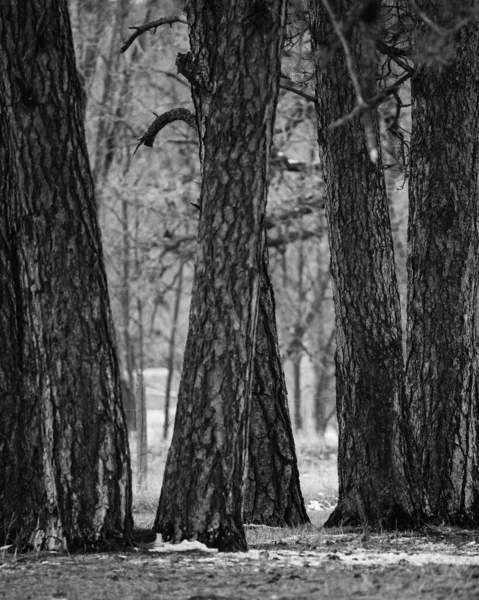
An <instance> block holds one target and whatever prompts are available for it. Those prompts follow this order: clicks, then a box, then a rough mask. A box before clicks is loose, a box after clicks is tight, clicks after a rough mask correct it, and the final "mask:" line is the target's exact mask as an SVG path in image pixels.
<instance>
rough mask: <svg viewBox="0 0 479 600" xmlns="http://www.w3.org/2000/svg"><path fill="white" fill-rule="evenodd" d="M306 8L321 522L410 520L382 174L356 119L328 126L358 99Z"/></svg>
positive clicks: (391, 524)
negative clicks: (326, 294) (321, 253)
mask: <svg viewBox="0 0 479 600" xmlns="http://www.w3.org/2000/svg"><path fill="white" fill-rule="evenodd" d="M347 4H348V3H347V2H344V1H343V2H339V3H336V7H337V8H336V10H337V11H342V12H337V15H336V16H337V18H338V19H340V18H341V17H343V16H344V15H345V14H346V10H347V8H348V6H347ZM311 14H312V16H313V30H312V31H313V42H314V51H315V57H316V65H315V67H316V68H315V70H316V82H317V100H318V102H317V114H318V140H319V149H320V156H321V161H322V165H323V169H324V180H325V194H326V215H327V220H328V230H329V241H330V248H331V275H332V280H333V296H334V307H335V324H336V357H335V362H336V397H337V409H338V426H339V451H338V470H339V500H338V506H337V508H336V510H335V511H334V512H333V514H332V515H331V517H330V519H329V520H328V522H327V523H326V525H327V526H328V525H329V526H334V525H339V524H347V523H349V524H357V523H364V524H367V525H369V526H373V527H383V528H402V527H409V526H411V525H412V524H414V523H415V522H416V514H415V506H414V503H413V498H412V485H411V482H410V479H409V477H410V475H409V473H408V470H407V464H408V460H407V452H406V444H405V439H404V437H403V435H402V430H401V425H402V424H403V419H402V416H403V409H404V406H403V403H404V394H403V392H404V383H403V358H402V349H401V319H400V305H399V294H398V289H397V283H396V274H395V268H394V253H393V245H392V238H391V227H390V221H389V214H388V204H387V197H386V191H385V185H384V178H383V173H382V170H381V168H380V166H378V165H375V164H373V163H372V162H371V160H370V158H369V156H368V146H369V151H371V149H372V147H373V144H372V141H371V140H370V139H369V140H366V137H367V136H366V134H365V127H364V125H363V122H362V120H360V119H357V118H356V119H354V120H351V119H350V120H348V121H347V122H346V123H344V124H343V125H342V126H341V127H337V128H335V129H331V128H330V125H331V123H333V122H334V121H336V120H337V119H339V118H341V117H343V116H344V115H346V114H348V113H349V112H350V111H352V109H353V108H354V106H355V103H356V96H355V93H354V90H353V86H352V84H351V80H350V76H349V74H348V72H347V68H346V62H345V59H344V54H343V51H342V50H337V51H336V52H335V53H334V55H333V57H332V59H331V60H330V61H329V62H327V64H326V65H324V61H323V60H322V59H323V58H324V56H325V54H326V48H325V47H324V46H323V45H322V42H324V40H328V39H332V38H333V31H332V25H331V19H330V17H329V16H328V14H327V13H326V11H325V9H324V7H323V3H322V2H321V0H317V1H313V2H312V3H311ZM360 29H361V30H362V31H364V28H362V27H361V28H360V27H357V26H356V25H352V26H351V33H350V34H348V43H349V45H350V48H351V53H352V57H353V60H354V64H355V68H356V69H358V65H359V63H360V62H361V50H362V45H361V39H360V35H359V30H360ZM323 67H324V68H323ZM367 75H368V77H370V73H369V72H368V73H367ZM369 92H370V93H371V92H372V90H369ZM368 137H370V136H368ZM376 145H377V144H376ZM379 164H380V157H379Z"/></svg>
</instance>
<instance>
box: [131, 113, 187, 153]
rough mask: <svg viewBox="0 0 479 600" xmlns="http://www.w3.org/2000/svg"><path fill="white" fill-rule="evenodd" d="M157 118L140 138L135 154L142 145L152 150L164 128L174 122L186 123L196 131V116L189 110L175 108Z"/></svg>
mask: <svg viewBox="0 0 479 600" xmlns="http://www.w3.org/2000/svg"><path fill="white" fill-rule="evenodd" d="M155 116H156V119H155V120H154V121H153V123H152V124H151V125H150V126H149V127H148V129H147V130H146V131H145V133H144V134H143V135H142V136H141V137H139V138H138V140H139V142H138V144H137V146H136V148H135V152H136V151H137V150H138V148H139V147H140V146H141V145H142V144H144V145H145V146H148V147H149V148H151V147H152V146H153V142H154V141H155V138H156V136H157V135H158V133H159V132H160V131H161V130H162V129H163V128H164V127H166V125H169V124H170V123H173V121H184V122H185V123H186V124H187V125H189V126H190V127H192V128H193V129H194V130H195V131H196V118H195V115H194V114H193V113H192V112H191V110H188V109H187V108H173V109H172V110H169V111H168V112H166V113H163V114H162V115H155ZM135 152H133V154H135Z"/></svg>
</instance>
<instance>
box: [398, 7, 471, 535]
mask: <svg viewBox="0 0 479 600" xmlns="http://www.w3.org/2000/svg"><path fill="white" fill-rule="evenodd" d="M460 4H461V6H463V7H466V6H469V5H470V3H469V2H462V3H460ZM421 7H422V8H423V9H424V10H425V11H426V12H427V14H428V15H429V17H430V18H431V19H432V20H433V21H435V22H437V23H439V24H441V23H442V14H441V11H442V10H443V8H440V5H436V4H435V3H432V2H422V3H421ZM418 27H419V28H420V29H419V32H418V35H421V32H422V29H423V28H424V27H425V26H423V25H421V24H420V23H419V24H418ZM478 48H479V26H478V23H477V20H476V21H474V22H473V23H471V24H470V25H469V26H467V27H464V28H463V29H461V30H460V31H459V32H458V33H457V34H456V36H455V39H454V47H453V49H454V56H452V55H451V56H450V57H449V60H448V61H447V63H446V64H440V65H439V64H432V65H431V64H428V65H425V66H423V67H422V69H421V70H420V71H419V72H418V74H417V76H416V77H414V78H413V79H412V86H411V93H412V103H413V106H412V128H413V131H412V142H411V157H410V183H409V190H410V191H409V194H410V196H409V202H410V214H409V229H408V238H409V239H408V242H409V247H408V311H407V317H408V321H407V377H406V390H407V394H408V399H409V402H410V407H411V413H412V418H413V423H414V434H415V435H414V437H415V451H416V455H417V460H418V464H419V466H420V476H421V477H420V481H421V482H422V484H423V493H424V499H423V500H424V503H425V510H427V511H428V513H429V515H430V517H432V518H434V517H435V518H437V519H439V520H441V521H443V520H446V521H452V522H456V521H459V522H461V523H472V524H474V525H477V523H478V517H479V513H478V508H479V507H478V505H477V486H478V473H477V455H478V448H477V389H476V375H475V361H476V353H475V326H476V325H475V323H476V315H475V310H476V298H477V277H478V233H477V197H478V188H477V182H478V171H479V163H478V161H479V137H478V136H479V110H478V107H479V69H478V58H477V52H478Z"/></svg>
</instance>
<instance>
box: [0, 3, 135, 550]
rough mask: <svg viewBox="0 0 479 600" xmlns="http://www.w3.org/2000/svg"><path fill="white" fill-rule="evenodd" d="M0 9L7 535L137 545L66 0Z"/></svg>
mask: <svg viewBox="0 0 479 600" xmlns="http://www.w3.org/2000/svg"><path fill="white" fill-rule="evenodd" d="M1 13H2V14H1V19H0V339H1V340H2V344H3V347H2V352H1V353H0V540H1V541H2V543H5V544H8V543H13V544H16V545H17V547H19V548H21V549H32V548H33V549H35V550H42V549H48V550H53V549H55V550H58V549H63V550H65V549H67V550H74V549H80V548H81V549H92V548H98V547H102V546H105V545H108V544H109V543H111V542H112V541H115V542H121V543H125V542H130V535H131V527H132V519H131V473H130V461H129V451H128V443H127V437H126V429H125V423H124V414H123V409H122V405H121V393H120V382H119V374H118V364H117V357H116V353H115V348H114V334H113V325H112V321H111V315H110V308H109V299H108V291H107V283H106V277H105V272H104V267H103V256H102V248H101V242H100V232H99V229H98V225H97V219H96V207H95V200H94V194H93V185H92V179H91V173H90V168H89V164H88V157H87V150H86V144H85V135H84V129H83V123H82V116H81V114H82V113H81V110H82V96H83V93H82V89H81V85H80V82H79V79H78V76H77V72H76V67H75V57H74V52H73V44H72V39H71V31H70V23H69V19H68V11H67V5H66V1H63V0H44V1H42V2H40V1H39V0H25V1H24V2H16V1H15V0H6V1H5V2H3V3H2V8H1Z"/></svg>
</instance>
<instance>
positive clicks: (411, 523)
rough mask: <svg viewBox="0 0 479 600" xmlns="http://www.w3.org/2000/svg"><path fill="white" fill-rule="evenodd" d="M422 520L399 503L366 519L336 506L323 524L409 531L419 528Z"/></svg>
mask: <svg viewBox="0 0 479 600" xmlns="http://www.w3.org/2000/svg"><path fill="white" fill-rule="evenodd" d="M422 524H423V520H422V519H420V518H418V517H417V516H416V515H413V514H411V513H409V512H407V511H406V510H405V509H404V508H403V507H402V506H401V505H399V504H396V505H394V506H392V507H389V508H388V509H387V510H385V511H384V513H383V514H378V513H377V514H375V515H374V517H372V518H369V519H368V520H364V519H361V517H360V516H359V512H357V511H352V510H345V509H344V508H341V507H339V506H338V507H336V508H335V509H334V510H333V512H332V513H331V514H330V515H329V518H328V520H327V521H326V523H325V524H324V525H323V527H325V528H326V529H328V528H331V527H369V528H373V529H380V530H386V531H410V530H412V529H419V527H421V526H422Z"/></svg>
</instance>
